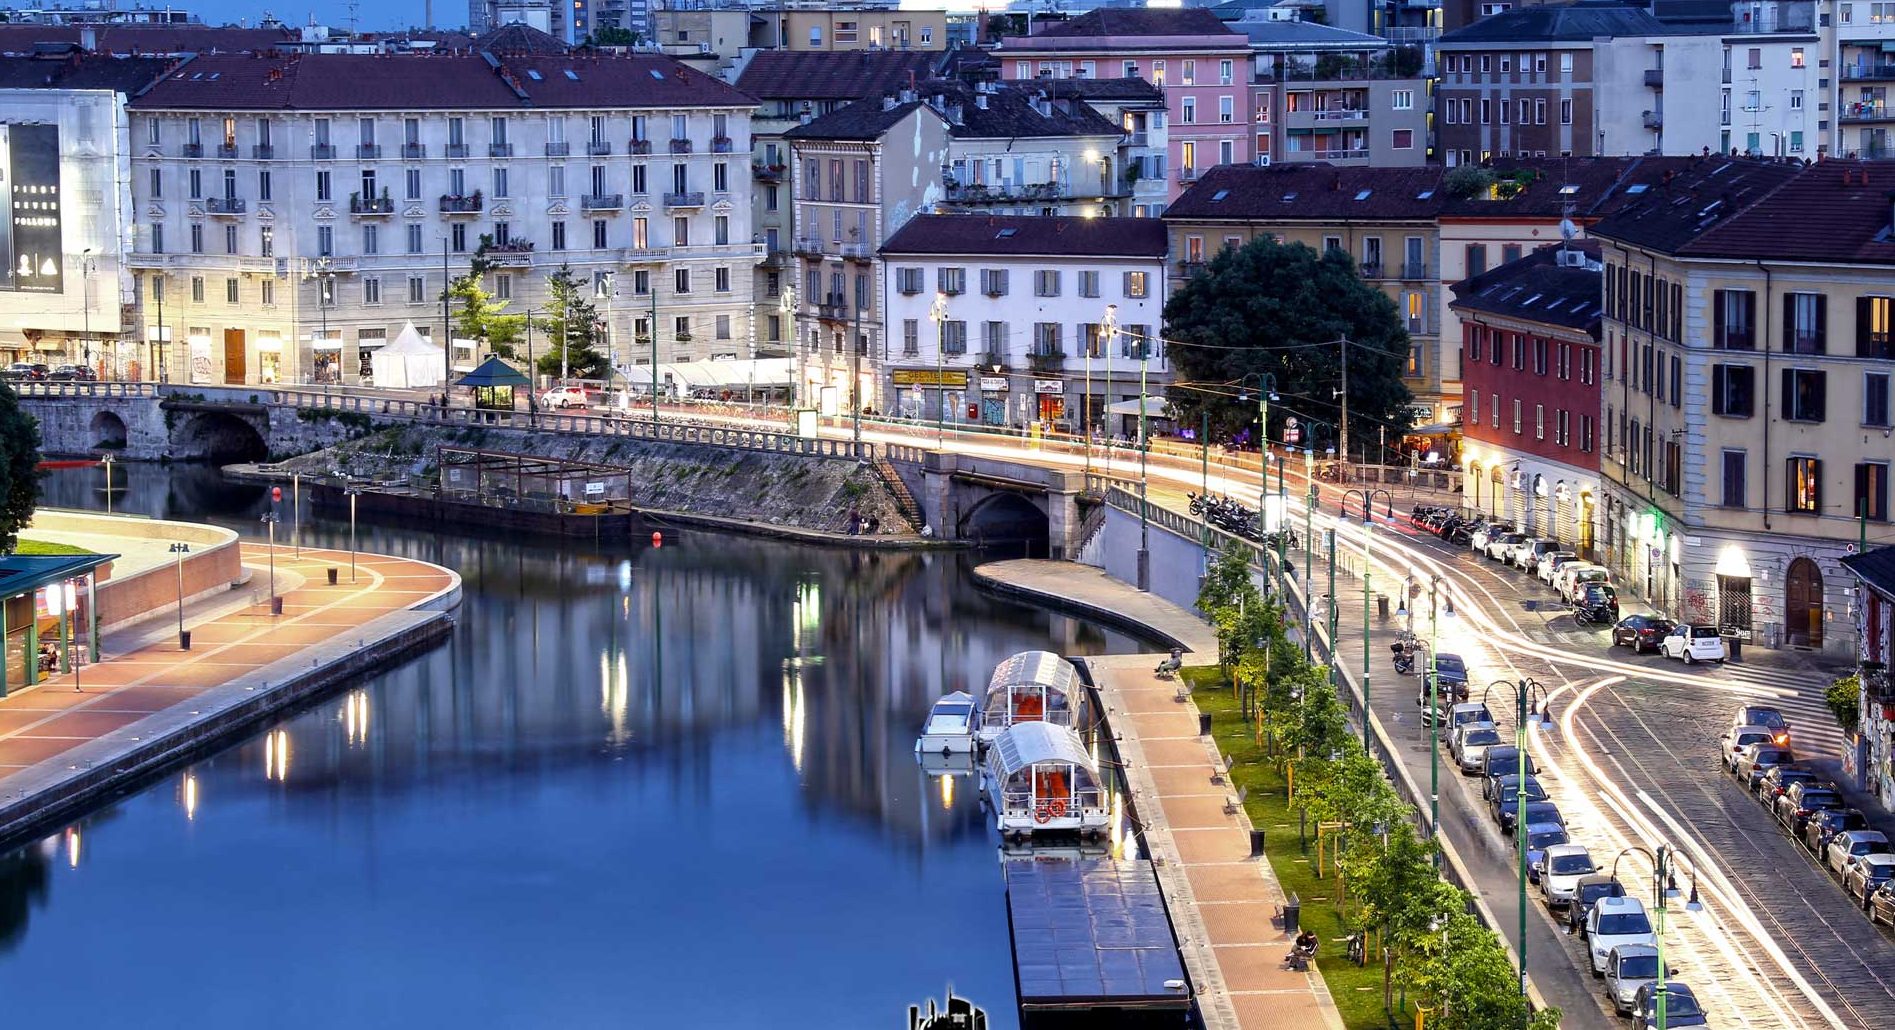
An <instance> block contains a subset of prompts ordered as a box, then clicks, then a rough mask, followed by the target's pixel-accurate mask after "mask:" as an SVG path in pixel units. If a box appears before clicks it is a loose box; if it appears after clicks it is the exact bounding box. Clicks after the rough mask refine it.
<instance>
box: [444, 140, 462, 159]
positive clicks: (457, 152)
mask: <svg viewBox="0 0 1895 1030" xmlns="http://www.w3.org/2000/svg"><path fill="white" fill-rule="evenodd" d="M447 156H449V157H466V156H467V144H465V143H449V144H448V145H447Z"/></svg>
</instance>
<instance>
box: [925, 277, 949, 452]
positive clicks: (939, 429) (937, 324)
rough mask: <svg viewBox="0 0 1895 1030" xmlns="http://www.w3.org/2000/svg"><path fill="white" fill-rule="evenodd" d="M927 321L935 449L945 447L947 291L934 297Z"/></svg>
mask: <svg viewBox="0 0 1895 1030" xmlns="http://www.w3.org/2000/svg"><path fill="white" fill-rule="evenodd" d="M928 320H929V321H931V322H933V323H934V444H935V446H936V447H946V446H947V372H946V369H945V366H944V365H943V364H942V357H943V352H944V351H946V350H947V340H946V338H945V336H946V333H947V321H948V295H947V291H945V290H942V291H940V292H937V293H936V294H935V295H934V304H933V305H932V306H930V307H929V308H928Z"/></svg>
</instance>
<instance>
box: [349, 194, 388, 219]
mask: <svg viewBox="0 0 1895 1030" xmlns="http://www.w3.org/2000/svg"><path fill="white" fill-rule="evenodd" d="M349 213H350V214H352V215H392V214H394V213H395V201H394V198H392V197H350V198H349Z"/></svg>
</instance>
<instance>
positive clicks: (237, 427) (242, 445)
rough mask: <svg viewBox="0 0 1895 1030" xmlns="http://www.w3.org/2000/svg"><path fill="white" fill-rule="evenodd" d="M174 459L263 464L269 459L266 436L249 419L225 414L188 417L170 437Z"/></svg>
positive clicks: (191, 415)
mask: <svg viewBox="0 0 1895 1030" xmlns="http://www.w3.org/2000/svg"><path fill="white" fill-rule="evenodd" d="M171 443H172V447H173V450H172V455H173V456H174V457H177V458H181V459H202V460H206V461H217V462H239V461H262V460H263V459H265V458H267V457H269V456H270V446H269V444H268V443H266V442H265V441H264V439H263V434H262V433H261V432H260V431H258V429H257V427H256V426H254V425H252V424H251V423H250V422H249V421H248V420H247V419H245V418H243V417H242V416H239V415H234V414H231V413H230V412H226V411H197V412H192V413H190V414H189V415H186V416H185V417H184V419H183V421H181V422H180V423H178V425H177V428H176V429H174V430H173V431H172V434H171Z"/></svg>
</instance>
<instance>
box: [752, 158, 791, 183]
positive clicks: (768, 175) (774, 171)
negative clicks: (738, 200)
mask: <svg viewBox="0 0 1895 1030" xmlns="http://www.w3.org/2000/svg"><path fill="white" fill-rule="evenodd" d="M784 171H785V169H784V167H783V166H782V165H767V164H764V163H763V162H761V161H752V162H750V174H751V176H752V177H753V178H755V179H756V180H757V181H758V182H782V181H783V173H784Z"/></svg>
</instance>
